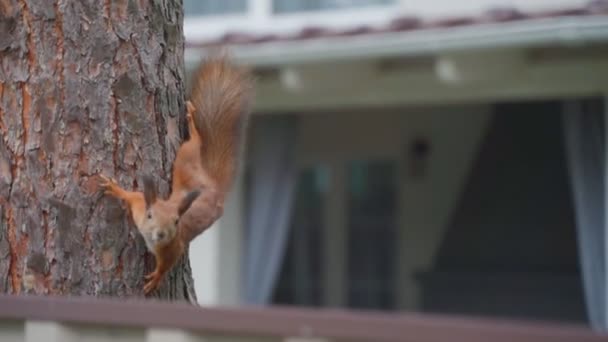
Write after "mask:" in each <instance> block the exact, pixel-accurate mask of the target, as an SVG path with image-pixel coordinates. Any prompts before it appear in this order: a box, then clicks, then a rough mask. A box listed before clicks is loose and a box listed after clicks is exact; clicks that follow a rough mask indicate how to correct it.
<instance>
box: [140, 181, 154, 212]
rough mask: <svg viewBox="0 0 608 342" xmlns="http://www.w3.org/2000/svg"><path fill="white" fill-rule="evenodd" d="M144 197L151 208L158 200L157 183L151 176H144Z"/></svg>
mask: <svg viewBox="0 0 608 342" xmlns="http://www.w3.org/2000/svg"><path fill="white" fill-rule="evenodd" d="M143 180H144V199H145V200H146V207H147V208H149V207H150V206H151V205H152V204H154V202H156V185H155V184H154V180H153V179H152V177H150V176H144V177H143Z"/></svg>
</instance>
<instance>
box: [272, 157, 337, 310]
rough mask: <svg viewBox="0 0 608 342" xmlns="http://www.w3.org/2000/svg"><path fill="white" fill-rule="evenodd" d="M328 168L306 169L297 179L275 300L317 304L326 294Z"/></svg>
mask: <svg viewBox="0 0 608 342" xmlns="http://www.w3.org/2000/svg"><path fill="white" fill-rule="evenodd" d="M326 183H327V170H326V169H325V168H323V167H316V168H312V169H307V170H304V171H303V172H302V173H301V174H300V176H299V179H298V185H297V193H296V199H295V203H294V211H293V215H292V221H291V227H290V231H289V241H288V246H287V249H286V250H285V256H284V258H283V265H282V266H281V270H280V274H279V277H278V281H277V286H276V288H275V292H274V298H273V302H274V303H276V304H283V305H301V306H318V305H321V304H322V303H321V299H322V295H323V289H322V286H323V273H322V264H323V259H322V258H323V253H322V251H321V246H322V245H323V244H322V232H323V218H324V216H323V207H324V197H325V192H326V188H327V184H326Z"/></svg>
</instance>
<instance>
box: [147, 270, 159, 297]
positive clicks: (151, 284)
mask: <svg viewBox="0 0 608 342" xmlns="http://www.w3.org/2000/svg"><path fill="white" fill-rule="evenodd" d="M144 279H145V280H147V282H146V284H145V285H144V294H145V295H149V294H150V293H151V292H152V291H154V290H156V289H157V288H158V285H160V281H161V279H162V276H161V275H160V274H159V273H158V272H152V273H150V274H148V275H146V276H145V277H144Z"/></svg>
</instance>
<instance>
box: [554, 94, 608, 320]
mask: <svg viewBox="0 0 608 342" xmlns="http://www.w3.org/2000/svg"><path fill="white" fill-rule="evenodd" d="M603 115H604V113H603V108H602V106H601V104H598V103H597V102H596V103H589V102H586V101H571V102H567V103H565V105H564V112H563V124H564V133H565V148H566V155H567V159H568V166H569V173H570V176H571V177H570V178H571V185H572V194H573V199H574V208H575V212H576V224H577V235H578V248H579V259H580V262H581V273H582V278H583V288H584V292H585V300H586V306H587V314H588V317H589V320H590V322H591V326H592V328H593V329H595V330H597V331H603V332H604V331H607V328H608V324H607V316H606V308H607V300H608V298H606V276H607V274H606V220H605V216H604V215H605V202H604V193H605V185H604V182H605V172H606V170H605V150H604V146H605V145H604V119H603Z"/></svg>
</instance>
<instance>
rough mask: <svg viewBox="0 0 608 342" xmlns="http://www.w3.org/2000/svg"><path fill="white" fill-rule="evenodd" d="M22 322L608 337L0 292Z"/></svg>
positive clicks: (498, 340) (9, 316) (538, 328)
mask: <svg viewBox="0 0 608 342" xmlns="http://www.w3.org/2000/svg"><path fill="white" fill-rule="evenodd" d="M15 321H37V322H38V321H50V322H57V323H62V324H76V325H86V326H91V325H93V326H95V325H98V326H104V327H107V326H115V327H125V328H160V329H162V328H169V329H172V330H182V331H186V332H189V333H193V334H199V335H203V334H208V335H210V336H242V337H243V336H244V337H250V338H264V337H266V338H276V339H284V338H288V337H305V338H313V337H319V338H324V339H328V340H334V341H336V340H339V341H374V342H381V341H403V342H408V341H412V342H414V341H415V342H440V341H441V342H443V341H450V342H452V341H467V342H476V341H489V342H503V341H504V342H526V341H529V342H545V341H547V342H549V341H563V342H566V341H567V342H587V341H589V342H591V341H608V336H605V335H598V334H595V333H592V332H591V331H590V330H589V329H587V328H585V327H581V326H572V325H563V324H550V323H529V322H525V323H522V322H506V321H494V320H486V319H469V318H456V317H445V316H435V315H421V314H385V313H371V312H351V311H337V310H313V309H291V308H252V307H248V308H201V307H195V306H190V305H186V304H170V303H163V302H153V301H145V302H144V301H131V300H127V301H124V300H121V301H118V300H112V299H95V298H85V297H81V298H65V297H42V296H2V295H0V323H2V322H15ZM0 334H2V331H0ZM0 340H1V338H0Z"/></svg>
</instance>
